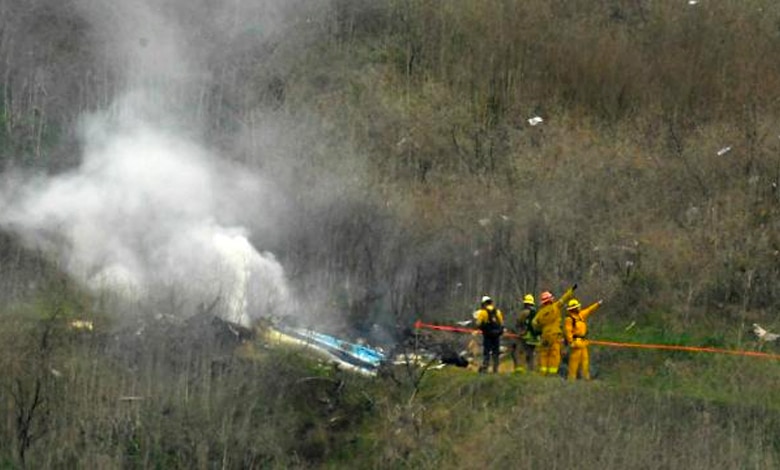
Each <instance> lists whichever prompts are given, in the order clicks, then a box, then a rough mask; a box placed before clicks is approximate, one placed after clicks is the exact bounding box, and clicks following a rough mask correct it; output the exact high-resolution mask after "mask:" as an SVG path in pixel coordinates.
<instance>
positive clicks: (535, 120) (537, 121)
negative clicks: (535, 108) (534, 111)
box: [528, 116, 544, 126]
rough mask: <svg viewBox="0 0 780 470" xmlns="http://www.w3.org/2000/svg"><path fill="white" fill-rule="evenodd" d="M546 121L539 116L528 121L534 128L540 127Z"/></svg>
mask: <svg viewBox="0 0 780 470" xmlns="http://www.w3.org/2000/svg"><path fill="white" fill-rule="evenodd" d="M543 122H544V119H542V118H540V117H539V116H534V117H532V118H531V119H529V120H528V124H530V125H532V126H538V125H539V124H541V123H543Z"/></svg>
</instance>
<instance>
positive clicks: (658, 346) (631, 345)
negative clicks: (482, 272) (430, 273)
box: [414, 320, 780, 360]
mask: <svg viewBox="0 0 780 470" xmlns="http://www.w3.org/2000/svg"><path fill="white" fill-rule="evenodd" d="M414 327H415V329H418V330H419V329H423V328H424V329H428V330H437V331H450V332H454V333H469V334H475V333H476V334H481V331H479V330H475V329H471V328H463V327H459V326H445V325H432V324H430V323H423V322H422V321H420V320H417V321H416V322H415V323H414ZM504 336H505V337H509V338H517V335H516V334H514V333H507V334H505V335H504ZM588 344H592V345H594V346H606V347H610V348H635V349H656V350H665V351H687V352H703V353H714V354H729V355H732V356H747V357H760V358H763V359H774V360H780V354H771V353H765V352H760V351H740V350H734V349H720V348H709V347H699V346H678V345H674V344H647V343H619V342H616V341H600V340H593V339H589V340H588Z"/></svg>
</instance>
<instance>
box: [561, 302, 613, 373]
mask: <svg viewBox="0 0 780 470" xmlns="http://www.w3.org/2000/svg"><path fill="white" fill-rule="evenodd" d="M603 302H604V301H603V300H599V301H598V302H596V303H594V304H592V305H590V306H588V307H585V308H583V309H581V305H580V302H579V300H577V299H571V300H570V301H569V305H568V307H567V308H566V310H567V315H566V319H565V320H564V321H563V325H564V329H565V335H566V344H568V345H569V380H571V381H574V380H577V373H578V372H581V373H582V378H583V379H585V380H590V358H589V355H588V340H587V339H586V336H587V334H588V324H587V323H586V321H587V319H588V317H589V316H590V315H591V314H592V313H593V312H595V311H596V310H597V309H598V308H599V307H600V306H601V304H602V303H603Z"/></svg>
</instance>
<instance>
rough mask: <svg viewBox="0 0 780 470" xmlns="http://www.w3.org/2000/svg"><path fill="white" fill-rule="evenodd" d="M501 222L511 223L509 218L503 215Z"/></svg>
mask: <svg viewBox="0 0 780 470" xmlns="http://www.w3.org/2000/svg"><path fill="white" fill-rule="evenodd" d="M501 220H503V221H504V222H509V217H508V216H506V215H504V214H501Z"/></svg>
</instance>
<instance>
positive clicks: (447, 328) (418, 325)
mask: <svg viewBox="0 0 780 470" xmlns="http://www.w3.org/2000/svg"><path fill="white" fill-rule="evenodd" d="M414 328H415V329H417V330H420V329H423V328H424V329H426V330H436V331H451V332H453V333H469V334H472V335H473V334H478V335H481V334H482V331H480V330H476V329H473V328H463V327H461V326H445V325H432V324H430V323H423V322H422V321H420V320H417V321H416V322H414ZM504 336H505V337H507V338H517V335H516V334H514V333H505V334H504Z"/></svg>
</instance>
